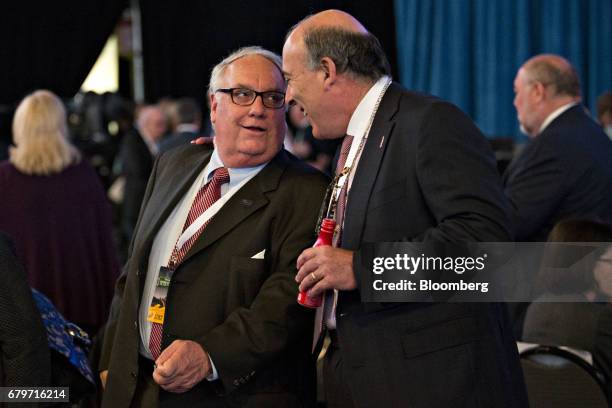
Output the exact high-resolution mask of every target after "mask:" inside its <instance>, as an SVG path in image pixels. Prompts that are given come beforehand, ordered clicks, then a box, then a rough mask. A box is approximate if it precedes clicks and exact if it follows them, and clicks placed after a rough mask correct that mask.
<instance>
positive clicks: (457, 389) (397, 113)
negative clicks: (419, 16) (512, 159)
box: [283, 10, 527, 408]
mask: <svg viewBox="0 0 612 408" xmlns="http://www.w3.org/2000/svg"><path fill="white" fill-rule="evenodd" d="M283 69H284V71H285V78H286V79H287V81H288V87H287V99H288V100H290V101H293V102H294V103H296V104H297V105H298V106H299V107H301V108H302V109H303V110H304V112H305V114H306V115H308V117H309V119H310V123H311V125H312V128H313V135H314V136H315V137H316V138H320V139H333V138H341V137H344V142H343V147H345V148H346V151H348V154H347V156H346V157H347V159H346V162H345V163H344V166H342V165H341V166H337V171H338V170H342V168H343V167H344V168H345V169H348V168H350V169H351V170H350V172H349V173H348V174H349V176H348V181H347V182H346V185H347V188H346V189H345V194H344V195H345V197H346V201H345V203H346V205H345V206H344V208H345V210H344V211H343V210H342V205H341V204H342V203H344V201H343V199H342V197H343V193H342V190H341V192H340V194H339V198H338V207H337V211H336V217H337V221H338V223H339V224H340V226H341V230H340V231H341V233H340V234H336V241H337V242H338V244H337V245H338V246H339V247H336V248H332V247H318V248H311V249H307V250H305V251H304V252H303V253H302V254H301V255H300V257H299V259H298V267H299V268H300V270H299V273H298V275H297V280H298V281H299V282H300V289H302V290H310V291H311V295H313V296H314V295H317V294H320V293H322V292H323V291H325V290H327V291H328V292H327V294H326V299H329V298H330V297H331V299H332V301H330V302H325V303H324V304H327V305H328V307H323V310H322V312H323V318H324V320H325V321H326V323H327V327H328V328H332V329H333V330H331V331H330V337H331V339H332V346H331V347H330V348H329V349H328V354H327V355H326V357H325V366H324V382H325V394H326V398H327V404H328V405H327V406H328V407H363V408H365V407H375V406H379V407H427V408H448V407H506V408H509V407H513V408H514V407H516V408H518V407H525V406H526V404H527V402H526V396H525V391H524V385H523V381H522V376H521V373H520V366H519V364H518V356H517V351H516V345H515V343H514V341H513V338H512V334H511V332H510V330H509V325H508V323H507V320H506V316H505V311H504V310H503V307H502V306H501V305H491V304H485V303H480V304H469V303H455V304H444V303H427V304H421V303H399V304H398V303H394V304H385V303H364V302H362V301H361V299H360V291H361V290H362V289H363V288H361V287H360V285H361V279H360V276H363V274H366V273H370V274H371V273H372V270H371V268H370V269H369V270H368V268H367V267H364V266H363V265H362V262H361V256H362V255H363V253H362V250H363V245H364V244H365V243H378V242H390V241H415V242H428V243H431V242H464V241H500V240H502V241H503V240H508V239H509V238H510V233H509V230H508V220H507V214H506V202H505V200H504V196H503V192H502V189H501V183H500V180H499V177H498V175H497V172H496V167H495V160H494V158H493V155H492V152H491V150H490V148H489V146H488V143H487V141H486V139H485V138H484V137H483V136H482V134H481V133H480V132H479V131H478V129H477V128H476V127H475V126H474V125H473V124H472V122H471V121H470V120H469V119H468V118H467V117H466V116H465V115H464V114H463V113H462V112H461V111H459V109H457V108H456V107H454V106H452V105H451V104H449V103H446V102H444V101H441V100H439V99H436V98H434V97H431V96H424V95H419V94H416V93H413V92H409V91H407V90H405V89H403V88H402V87H401V86H400V85H399V84H396V83H394V82H392V81H391V79H390V78H389V76H388V75H389V69H388V64H387V62H386V58H385V56H384V53H383V51H382V48H381V46H380V44H379V42H378V40H377V39H376V37H374V36H373V35H372V34H370V33H368V32H367V31H366V30H365V28H364V27H363V26H362V25H361V24H360V23H359V22H358V21H357V20H355V19H354V18H353V17H352V16H350V15H348V14H346V13H343V12H340V11H335V10H330V11H325V12H322V13H319V14H316V15H314V16H311V17H309V18H307V19H305V20H304V21H302V22H301V23H300V24H298V25H297V26H296V27H295V28H294V29H293V30H292V31H291V32H290V34H289V36H288V38H287V41H286V42H285V45H284V48H283ZM345 134H346V135H348V136H346V137H345V136H344V135H345ZM351 140H352V141H351ZM349 145H350V148H349V147H348V146H349ZM341 150H345V149H341ZM342 156H344V155H343V154H342V152H341V157H342ZM342 214H344V217H343V220H344V222H343V225H342V219H340V218H341V217H342ZM375 256H376V255H375ZM366 290H367V288H366ZM335 293H337V296H336V295H335ZM336 299H337V300H336ZM334 303H335V307H334ZM328 311H329V312H328Z"/></svg>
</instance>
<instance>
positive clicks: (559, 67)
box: [521, 54, 580, 98]
mask: <svg viewBox="0 0 612 408" xmlns="http://www.w3.org/2000/svg"><path fill="white" fill-rule="evenodd" d="M521 69H523V70H524V71H525V72H526V73H527V78H528V79H529V80H530V81H539V82H541V83H543V84H545V85H553V86H554V87H555V89H556V91H557V92H556V93H557V94H559V95H561V96H564V95H567V96H572V97H575V98H579V97H580V81H579V79H578V74H577V73H576V70H575V69H574V67H573V66H572V64H570V63H569V61H568V60H566V59H565V58H563V57H561V56H559V55H555V54H540V55H536V56H535V57H532V58H530V59H529V60H527V62H525V63H524V64H523V66H522V68H521Z"/></svg>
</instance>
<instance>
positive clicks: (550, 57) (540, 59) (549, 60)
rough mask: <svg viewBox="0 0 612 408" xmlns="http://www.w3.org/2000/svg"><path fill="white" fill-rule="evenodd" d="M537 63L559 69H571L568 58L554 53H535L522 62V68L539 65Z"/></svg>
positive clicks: (527, 68)
mask: <svg viewBox="0 0 612 408" xmlns="http://www.w3.org/2000/svg"><path fill="white" fill-rule="evenodd" d="M539 64H548V65H552V66H553V67H555V68H557V69H558V70H559V71H570V70H571V69H572V64H570V63H569V61H568V60H566V59H565V58H563V57H561V56H559V55H554V54H540V55H536V56H535V57H532V58H530V59H529V60H527V62H525V64H523V68H525V69H526V70H527V71H529V69H530V68H531V67H533V66H534V65H539Z"/></svg>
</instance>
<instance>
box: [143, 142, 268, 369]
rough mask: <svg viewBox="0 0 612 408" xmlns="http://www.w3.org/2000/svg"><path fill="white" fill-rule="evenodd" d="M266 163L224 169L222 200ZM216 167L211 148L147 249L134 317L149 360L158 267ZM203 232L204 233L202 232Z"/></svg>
mask: <svg viewBox="0 0 612 408" xmlns="http://www.w3.org/2000/svg"><path fill="white" fill-rule="evenodd" d="M266 164H268V163H267V162H266V163H263V164H260V165H259V166H256V167H246V168H235V169H232V168H228V172H229V176H230V181H229V183H225V184H223V185H222V186H221V197H223V195H225V194H226V193H227V192H228V191H230V190H231V189H232V188H234V187H236V186H237V185H239V184H240V183H241V182H243V181H244V180H245V179H246V178H248V177H253V176H255V175H256V174H257V173H259V172H260V171H261V170H262V169H263V168H264V167H265V166H266ZM220 167H225V166H224V165H223V162H222V161H221V158H220V157H219V154H218V153H217V150H216V149H215V150H214V151H213V153H212V156H211V158H210V161H209V162H208V164H207V165H206V167H204V169H203V170H202V171H201V172H200V174H199V175H198V176H197V177H196V179H195V181H194V182H193V184H192V185H191V187H189V190H188V191H187V193H186V194H185V195H184V196H183V198H181V199H180V201H179V202H178V204H177V205H176V207H174V210H172V212H171V213H170V215H169V216H168V218H167V219H166V221H165V222H164V223H163V225H162V227H161V228H160V229H159V231H158V232H157V235H155V239H154V240H153V245H152V246H151V252H150V254H149V264H148V268H147V277H146V279H145V284H144V289H143V292H142V298H141V301H140V309H139V314H138V316H139V319H138V322H139V327H140V354H142V355H143V356H145V357H147V358H149V359H153V356H152V355H151V352H150V351H149V339H150V337H151V326H152V323H151V322H150V321H148V320H147V317H148V313H149V306H150V305H151V301H152V300H153V294H154V293H155V287H156V285H157V278H158V275H159V269H160V268H161V267H162V266H167V265H168V261H169V260H170V256H171V255H172V251H173V250H174V245H175V244H176V242H177V240H178V238H179V236H180V235H181V233H182V231H183V226H184V225H185V221H186V220H187V215H188V214H189V210H190V209H191V205H192V203H193V200H194V199H195V197H196V195H197V194H198V191H199V190H200V189H201V188H202V187H203V186H204V185H206V183H207V182H209V181H210V179H211V178H212V176H213V172H214V171H215V170H216V169H218V168H220ZM203 233H204V234H205V233H206V232H203ZM213 374H214V376H213V377H214V378H212V377H211V378H209V380H214V379H216V378H217V376H216V369H215V368H214V365H213Z"/></svg>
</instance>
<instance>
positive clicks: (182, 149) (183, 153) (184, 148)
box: [158, 143, 214, 164]
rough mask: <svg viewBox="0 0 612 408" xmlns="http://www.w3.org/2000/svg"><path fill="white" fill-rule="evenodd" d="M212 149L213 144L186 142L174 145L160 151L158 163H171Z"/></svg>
mask: <svg viewBox="0 0 612 408" xmlns="http://www.w3.org/2000/svg"><path fill="white" fill-rule="evenodd" d="M213 150H214V146H213V144H212V143H211V144H204V145H196V144H191V143H187V144H184V145H180V146H177V147H174V148H172V149H169V150H166V151H162V152H160V154H159V157H158V160H159V161H160V164H162V163H163V164H165V163H168V162H170V163H172V162H175V161H182V160H187V159H189V158H191V157H193V156H202V155H203V154H206V153H207V152H209V153H212V151H213Z"/></svg>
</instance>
